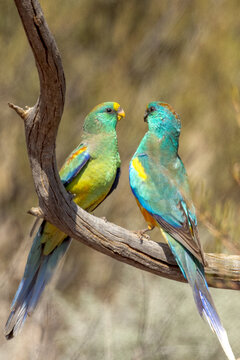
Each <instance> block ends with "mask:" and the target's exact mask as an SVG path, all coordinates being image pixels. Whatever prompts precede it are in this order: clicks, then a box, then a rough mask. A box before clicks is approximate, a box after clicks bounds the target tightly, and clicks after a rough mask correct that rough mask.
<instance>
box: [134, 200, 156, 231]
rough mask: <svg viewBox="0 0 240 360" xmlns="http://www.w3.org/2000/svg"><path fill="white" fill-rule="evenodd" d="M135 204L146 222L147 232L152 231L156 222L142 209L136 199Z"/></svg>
mask: <svg viewBox="0 0 240 360" xmlns="http://www.w3.org/2000/svg"><path fill="white" fill-rule="evenodd" d="M136 201H137V204H138V207H139V209H140V210H141V213H142V214H143V217H144V219H145V220H146V222H147V224H148V228H149V230H152V229H153V228H154V227H155V226H157V225H158V224H157V222H156V220H155V219H154V218H153V217H152V215H150V214H149V212H148V211H147V210H146V209H144V207H143V206H142V205H141V204H140V202H139V201H138V199H137V198H136Z"/></svg>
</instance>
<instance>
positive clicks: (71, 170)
mask: <svg viewBox="0 0 240 360" xmlns="http://www.w3.org/2000/svg"><path fill="white" fill-rule="evenodd" d="M89 160H90V154H89V152H88V148H87V146H86V145H85V144H83V143H81V144H80V145H79V146H78V147H77V148H76V149H75V150H73V152H72V153H71V154H70V155H69V157H68V158H67V159H66V161H65V163H64V165H63V166H62V168H61V170H60V171H59V175H60V178H61V181H62V183H63V185H64V186H65V187H66V186H67V185H68V184H69V183H70V182H71V181H72V180H73V179H74V178H75V177H76V176H77V175H78V174H79V172H80V171H81V170H82V168H83V167H84V166H85V165H86V164H87V162H88V161H89Z"/></svg>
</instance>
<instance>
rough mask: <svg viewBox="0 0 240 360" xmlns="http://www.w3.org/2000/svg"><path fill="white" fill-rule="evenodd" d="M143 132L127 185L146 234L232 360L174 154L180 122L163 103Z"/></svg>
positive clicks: (150, 112)
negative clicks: (162, 243) (169, 257)
mask: <svg viewBox="0 0 240 360" xmlns="http://www.w3.org/2000/svg"><path fill="white" fill-rule="evenodd" d="M144 121H146V122H147V123H148V132H147V133H146V134H145V136H144V137H143V139H142V141H141V143H140V145H139V147H138V149H137V151H136V152H135V154H134V156H133V158H132V159H131V162H130V167H129V180H130V186H131V189H132V192H133V194H134V196H135V198H136V200H137V204H138V206H139V208H140V210H141V212H142V214H143V216H144V218H145V220H146V222H147V224H148V229H149V230H150V229H152V228H154V227H155V226H157V227H159V228H160V230H161V232H162V234H163V236H164V237H165V239H166V241H167V243H168V245H169V246H170V249H171V251H172V252H173V255H174V257H175V259H176V262H177V264H178V265H179V267H180V269H181V271H182V273H183V276H184V277H185V279H186V280H187V281H188V283H189V284H190V286H191V288H192V291H193V297H194V300H195V303H196V305H197V309H198V311H199V314H200V315H201V316H202V317H203V318H204V319H205V320H206V321H207V322H208V324H209V325H210V327H211V329H212V330H213V331H214V332H215V333H216V335H217V337H218V339H219V341H220V343H221V345H222V348H223V350H224V352H225V354H226V356H227V358H228V359H229V360H235V356H234V354H233V352H232V349H231V346H230V344H229V341H228V336H227V333H226V331H225V329H224V327H223V326H222V324H221V321H220V318H219V316H218V314H217V311H216V308H215V306H214V303H213V300H212V297H211V295H210V293H209V289H208V285H207V282H206V279H205V275H204V265H206V262H205V259H204V253H203V250H202V247H201V244H200V240H199V235H198V228H197V219H196V215H195V209H194V205H193V202H192V199H191V194H190V190H189V184H188V178H187V173H186V170H185V167H184V165H183V163H182V161H181V159H180V157H179V155H178V142H179V135H180V130H181V122H180V118H179V116H178V115H177V113H176V112H175V111H174V109H173V108H172V107H171V106H170V105H168V104H166V103H162V102H151V103H149V104H148V106H147V110H146V113H145V116H144Z"/></svg>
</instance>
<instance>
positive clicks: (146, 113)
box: [143, 110, 148, 123]
mask: <svg viewBox="0 0 240 360" xmlns="http://www.w3.org/2000/svg"><path fill="white" fill-rule="evenodd" d="M147 117H148V112H147V110H146V111H145V114H144V118H143V119H144V122H146V123H147V122H148V121H147Z"/></svg>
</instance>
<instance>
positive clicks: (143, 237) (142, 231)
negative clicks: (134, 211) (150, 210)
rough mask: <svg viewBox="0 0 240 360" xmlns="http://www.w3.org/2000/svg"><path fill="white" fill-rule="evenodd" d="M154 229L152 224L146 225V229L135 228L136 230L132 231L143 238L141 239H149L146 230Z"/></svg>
mask: <svg viewBox="0 0 240 360" xmlns="http://www.w3.org/2000/svg"><path fill="white" fill-rule="evenodd" d="M153 229H154V226H152V225H148V227H147V228H146V229H142V230H136V231H133V233H134V234H137V236H138V237H139V238H140V239H141V240H143V239H147V240H149V239H150V236H149V235H148V234H146V232H148V231H152V230H153Z"/></svg>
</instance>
